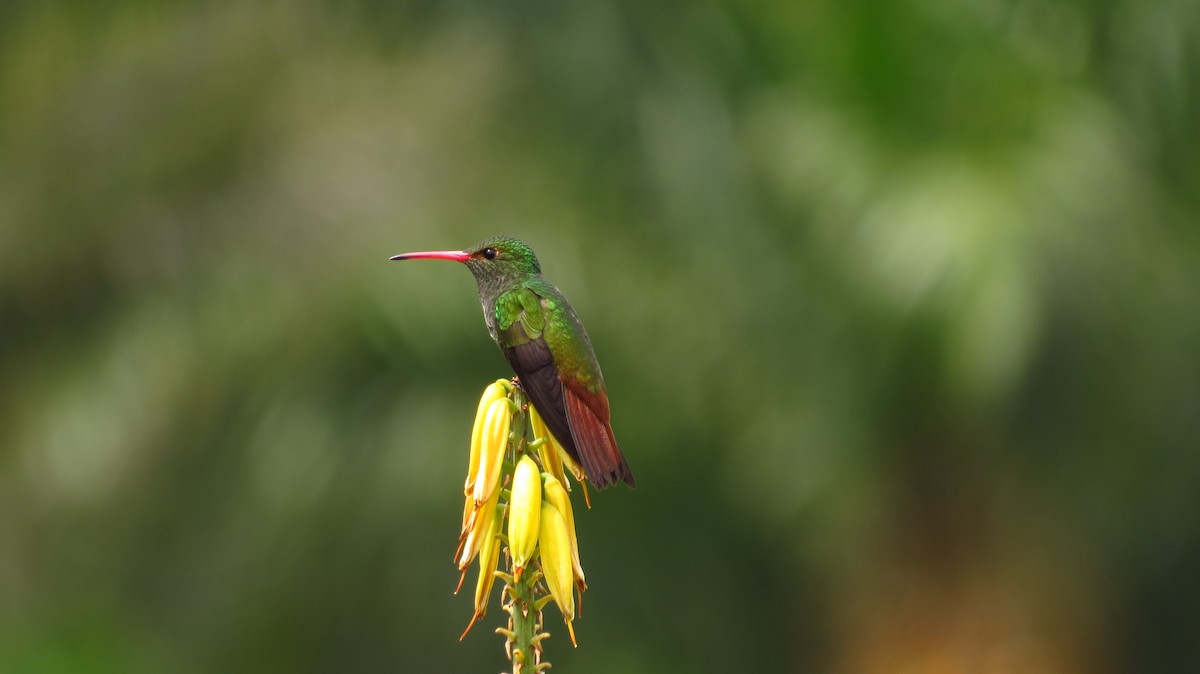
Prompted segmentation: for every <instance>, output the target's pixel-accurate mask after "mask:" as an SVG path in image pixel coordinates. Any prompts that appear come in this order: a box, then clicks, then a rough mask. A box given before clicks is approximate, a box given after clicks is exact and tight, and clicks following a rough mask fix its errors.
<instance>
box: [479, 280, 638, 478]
mask: <svg viewBox="0 0 1200 674" xmlns="http://www.w3.org/2000/svg"><path fill="white" fill-rule="evenodd" d="M543 292H545V293H546V294H548V295H552V292H551V291H543ZM555 310H558V311H559V312H561V313H559V314H557V315H554V316H551V315H550V313H551V312H553V311H555ZM496 319H497V321H496V325H497V329H498V335H499V340H498V341H499V343H500V349H501V351H503V352H504V356H505V358H507V359H508V362H509V364H510V365H511V366H512V368H513V371H514V372H516V373H517V376H518V377H520V379H521V384H522V387H523V388H524V389H525V393H526V394H527V395H528V396H529V399H530V401H531V402H532V403H533V406H534V407H536V408H537V410H538V414H540V415H541V417H542V419H543V420H544V421H545V422H546V427H547V428H548V429H550V432H551V433H553V434H554V437H555V439H557V440H558V442H559V444H561V445H562V446H563V449H565V450H566V451H567V453H568V454H570V455H571V457H572V458H574V459H575V460H576V461H577V462H579V463H580V464H581V465H582V466H583V469H584V471H586V472H587V475H588V479H589V480H590V481H591V482H592V484H593V485H595V486H596V488H597V489H603V488H605V487H607V486H609V485H611V484H614V483H616V482H617V481H619V480H624V481H625V482H626V483H628V484H629V485H631V486H632V485H633V484H634V479H633V473H632V471H630V469H629V464H628V462H627V461H626V460H625V457H624V455H622V454H621V449H620V447H619V446H618V445H617V441H616V438H615V437H614V436H613V432H612V426H611V425H610V421H609V419H610V416H609V409H608V396H607V394H606V393H605V391H604V381H603V379H602V378H601V377H600V373H599V368H598V367H594V366H592V367H589V364H591V363H595V356H594V355H593V354H592V352H591V344H590V343H588V341H587V335H586V333H584V332H583V326H582V325H581V324H579V319H578V318H576V317H575V314H574V312H573V311H572V310H571V309H570V306H569V305H568V304H567V303H566V301H565V300H562V299H561V297H554V296H550V297H544V296H543V295H542V294H540V293H538V292H535V290H534V289H531V288H529V287H527V286H522V287H520V288H517V289H516V290H513V291H510V292H508V293H505V294H504V295H502V296H501V297H500V298H499V299H498V300H497V304H496ZM547 338H549V339H547ZM552 343H553V344H555V345H556V347H557V349H558V350H559V351H562V352H563V353H562V354H561V355H559V356H558V357H557V358H556V357H555V349H553V348H551V344H552ZM568 352H570V353H568ZM588 370H594V371H588ZM589 384H590V387H589ZM593 389H594V390H593Z"/></svg>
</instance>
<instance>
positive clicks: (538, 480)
mask: <svg viewBox="0 0 1200 674" xmlns="http://www.w3.org/2000/svg"><path fill="white" fill-rule="evenodd" d="M541 506H542V474H541V472H540V471H539V470H538V467H537V464H536V463H534V462H533V459H531V458H529V455H528V454H526V455H523V456H522V457H521V460H520V461H518V462H517V469H516V471H515V472H514V473H513V484H512V498H511V500H510V501H509V511H508V550H509V552H510V553H511V554H512V562H513V575H514V577H515V578H516V579H517V580H520V578H521V572H522V571H523V570H524V569H525V567H526V565H528V564H529V560H530V558H532V557H533V553H534V550H535V549H536V548H537V543H538V526H539V524H540V521H541Z"/></svg>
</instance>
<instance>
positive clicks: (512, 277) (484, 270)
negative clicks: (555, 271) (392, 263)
mask: <svg viewBox="0 0 1200 674" xmlns="http://www.w3.org/2000/svg"><path fill="white" fill-rule="evenodd" d="M391 259H393V260H416V259H434V260H455V261H457V262H462V263H463V264H465V265H467V267H468V268H469V269H470V270H471V273H472V274H474V275H475V282H476V283H477V284H478V285H479V290H480V292H481V293H483V292H485V291H491V292H500V291H502V290H504V289H505V288H510V287H512V286H514V285H516V284H518V283H520V282H521V281H524V280H525V279H527V278H529V277H530V276H537V275H539V274H541V273H542V267H541V265H539V264H538V261H537V256H535V255H534V254H533V250H532V249H531V248H530V247H529V246H526V245H525V244H523V243H521V242H520V241H517V240H516V239H514V238H512V237H508V236H495V237H492V238H490V239H486V240H484V241H482V242H480V243H479V244H478V245H476V246H475V247H473V248H468V249H467V250H438V251H428V252H423V253H404V254H402V255H395V256H393V257H392V258H391Z"/></svg>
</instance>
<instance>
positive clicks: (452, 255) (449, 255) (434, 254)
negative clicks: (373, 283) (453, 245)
mask: <svg viewBox="0 0 1200 674" xmlns="http://www.w3.org/2000/svg"><path fill="white" fill-rule="evenodd" d="M470 257H471V254H470V253H468V252H467V251H465V250H428V251H425V252H422V253H403V254H401V255H393V256H391V257H389V258H388V259H389V260H420V259H428V260H454V261H455V262H466V261H467V260H468V259H469V258H470Z"/></svg>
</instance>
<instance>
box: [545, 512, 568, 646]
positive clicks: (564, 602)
mask: <svg viewBox="0 0 1200 674" xmlns="http://www.w3.org/2000/svg"><path fill="white" fill-rule="evenodd" d="M541 519H542V527H541V532H540V533H539V535H538V539H539V540H538V543H539V545H540V554H541V557H542V573H543V574H544V575H545V578H546V587H548V588H549V589H550V596H552V597H554V603H555V604H558V610H559V611H560V612H562V617H563V621H564V622H566V623H567V631H568V632H570V634H571V643H572V644H575V628H574V627H572V626H571V621H572V620H574V619H575V595H574V594H573V593H572V592H571V590H572V586H573V583H572V580H573V578H574V563H573V562H572V560H571V536H570V534H569V532H568V531H567V521H566V519H564V518H563V516H562V514H561V513H559V511H558V508H555V507H554V506H553V505H551V504H550V502H548V501H546V502H543V503H542V506H541Z"/></svg>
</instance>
